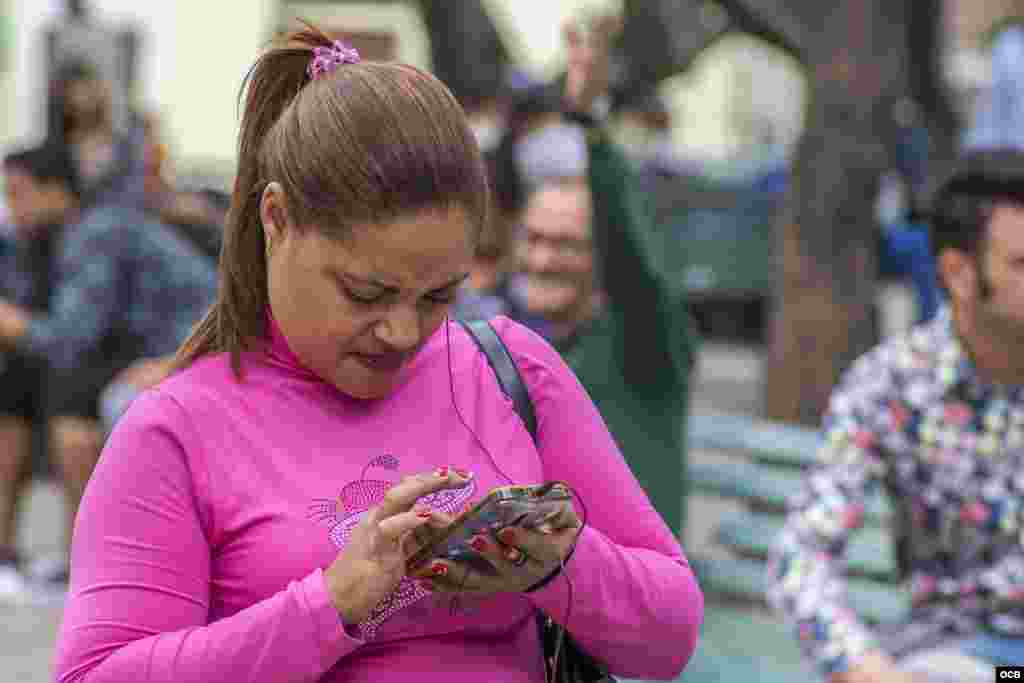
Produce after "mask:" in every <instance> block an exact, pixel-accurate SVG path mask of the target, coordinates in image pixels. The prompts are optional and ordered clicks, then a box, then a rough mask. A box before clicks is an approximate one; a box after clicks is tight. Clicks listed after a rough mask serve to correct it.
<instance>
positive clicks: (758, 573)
mask: <svg viewBox="0 0 1024 683" xmlns="http://www.w3.org/2000/svg"><path fill="white" fill-rule="evenodd" d="M689 560H690V566H691V567H692V568H693V570H694V572H695V573H696V575H697V577H698V579H699V581H700V585H701V588H702V589H703V590H704V591H705V592H708V593H718V594H720V595H726V596H730V597H732V598H736V599H739V600H744V601H749V602H755V603H759V604H762V605H764V604H766V600H765V564H764V563H763V562H758V561H756V560H748V559H745V558H730V559H718V558H707V557H694V556H689ZM847 585H848V587H849V598H850V606H851V607H852V608H853V610H854V611H855V612H856V613H857V614H859V615H860V616H861V617H862V618H863V619H864V620H866V621H868V622H870V623H874V624H877V623H892V622H897V621H900V620H902V619H903V618H905V616H906V614H907V611H908V607H909V604H910V601H909V599H908V596H907V594H906V591H904V590H903V589H901V588H897V587H894V586H890V585H886V584H880V583H877V582H875V581H869V580H867V579H858V578H850V579H849V580H848V583H847Z"/></svg>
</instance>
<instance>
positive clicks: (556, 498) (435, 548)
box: [408, 483, 572, 575]
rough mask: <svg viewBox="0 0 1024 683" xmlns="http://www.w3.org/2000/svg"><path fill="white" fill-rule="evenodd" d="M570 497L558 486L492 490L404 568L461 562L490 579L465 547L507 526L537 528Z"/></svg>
mask: <svg viewBox="0 0 1024 683" xmlns="http://www.w3.org/2000/svg"><path fill="white" fill-rule="evenodd" d="M571 497H572V496H571V494H570V493H569V489H568V488H566V487H565V485H563V484H559V483H552V484H542V485H538V486H506V487H502V488H499V489H495V490H494V491H492V492H491V493H489V494H488V495H487V497H486V498H484V500H482V501H481V502H480V503H478V504H477V505H476V506H474V507H473V509H471V510H469V511H467V512H466V513H465V514H463V515H461V516H460V517H459V518H458V519H456V520H455V521H454V522H452V524H451V526H450V527H448V528H447V529H443V530H439V531H438V532H437V534H436V535H435V537H434V538H433V539H430V540H429V541H427V542H426V543H425V544H424V545H423V546H422V547H421V548H420V550H419V551H417V552H416V553H415V554H413V555H412V556H411V557H410V558H409V562H408V566H409V568H410V569H415V568H418V567H420V566H421V565H423V564H424V563H426V562H427V561H429V560H431V559H435V558H436V559H444V560H452V561H454V562H462V563H464V564H466V565H468V566H469V567H471V568H472V569H474V570H475V571H478V572H480V573H482V574H487V575H494V574H495V573H496V572H495V569H494V567H493V566H492V565H491V563H490V562H488V561H487V560H486V559H484V558H483V557H481V556H480V554H479V553H478V552H477V551H476V550H474V549H473V548H472V547H471V546H470V545H469V544H470V541H471V540H472V539H473V537H474V536H477V535H483V536H488V537H490V538H492V539H493V538H495V537H496V535H497V533H498V532H499V531H501V530H502V529H504V528H505V527H507V526H518V527H522V528H524V529H531V528H535V527H538V526H540V525H541V524H543V523H544V522H546V521H548V520H550V519H551V518H552V517H554V516H555V515H557V514H558V513H559V511H560V510H561V509H562V503H563V502H564V501H566V500H569V499H570V498H571Z"/></svg>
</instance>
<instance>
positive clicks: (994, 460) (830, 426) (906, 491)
mask: <svg viewBox="0 0 1024 683" xmlns="http://www.w3.org/2000/svg"><path fill="white" fill-rule="evenodd" d="M1022 459H1024V386H1004V385H997V384H992V383H989V382H986V381H984V380H983V379H982V378H981V377H979V375H978V374H977V373H976V370H975V368H974V365H973V363H972V362H971V360H970V358H969V356H968V355H967V353H966V352H965V351H964V349H963V347H962V346H961V343H960V341H959V340H958V338H957V336H956V334H955V332H954V329H953V323H952V319H951V315H950V312H949V309H948V308H943V309H942V310H941V311H940V312H939V314H938V315H937V316H936V317H935V319H933V320H932V321H931V322H929V323H927V324H925V325H922V326H919V327H916V328H914V329H913V330H912V331H911V332H910V334H908V335H907V336H905V337H899V338H895V339H892V340H889V341H886V342H885V343H883V344H881V345H880V346H878V347H876V348H875V349H874V350H872V351H870V352H869V353H867V354H865V355H864V356H863V357H861V358H860V359H859V360H858V361H857V362H856V363H855V364H854V365H853V367H852V368H851V369H850V370H849V371H848V372H847V373H846V375H845V376H844V377H843V379H842V381H841V382H840V384H839V386H838V387H837V389H836V390H835V391H834V393H833V395H832V398H831V402H830V406H829V410H828V412H827V414H826V416H825V420H824V443H823V445H822V448H821V450H820V452H819V462H818V463H817V464H816V466H815V467H813V468H812V469H811V470H810V471H808V472H807V474H806V476H805V478H804V482H803V486H802V490H801V492H800V493H799V494H798V495H796V496H794V498H793V499H792V500H790V502H789V515H788V517H787V520H786V524H785V526H784V529H783V531H782V533H781V534H780V537H779V538H778V539H777V542H776V543H775V545H774V547H773V551H772V555H771V558H770V562H769V568H768V593H769V600H770V601H771V603H772V604H773V605H774V606H775V607H776V608H778V609H780V610H781V611H782V612H783V613H784V615H785V617H786V618H787V620H788V621H789V622H790V623H792V624H793V625H794V626H795V629H796V634H797V638H798V639H799V641H800V643H801V647H802V649H803V651H804V653H805V655H806V656H807V657H808V658H809V659H810V660H812V661H813V662H814V663H815V664H816V665H817V667H818V668H819V669H820V670H822V671H824V672H826V673H830V672H835V671H843V670H846V669H847V668H849V667H850V665H851V664H852V663H853V662H854V661H855V660H856V659H857V658H858V657H860V656H861V655H862V654H864V653H865V652H867V651H868V650H869V649H871V648H872V647H874V645H875V640H874V638H873V635H872V633H871V631H870V630H869V628H868V627H867V626H866V625H865V624H863V623H862V622H861V621H860V620H859V619H858V617H857V616H856V615H855V614H854V613H853V611H852V610H851V609H850V607H849V604H848V602H847V600H846V596H845V590H844V587H845V584H844V580H843V574H842V567H843V553H844V550H845V548H846V545H847V541H848V538H849V536H850V534H851V532H852V531H854V530H855V529H857V528H859V527H860V526H862V524H863V519H864V502H865V499H866V497H867V495H868V494H869V493H871V492H872V491H873V489H876V488H878V487H879V486H884V487H885V489H886V491H887V492H888V493H889V497H890V499H891V500H892V501H893V502H894V503H896V504H894V505H893V506H892V509H893V510H894V511H898V512H897V514H898V515H899V518H900V519H902V520H905V522H906V524H905V528H907V529H908V530H909V533H908V534H907V539H908V542H907V545H906V546H905V548H906V550H905V552H904V553H903V557H904V558H905V559H906V567H907V570H908V573H909V576H908V579H909V581H910V591H911V596H912V603H913V609H912V612H911V618H912V619H913V618H914V617H915V615H920V614H925V613H927V614H928V615H929V618H932V619H934V618H936V615H938V617H939V618H944V619H947V620H948V621H949V622H950V624H951V625H953V626H955V627H956V628H958V629H960V630H965V629H977V628H980V627H983V626H988V627H989V628H992V629H993V630H995V631H997V632H1000V633H1002V634H1007V635H1013V636H1024V548H1022V540H1024V538H1022V535H1021V517H1022V492H1024V467H1022Z"/></svg>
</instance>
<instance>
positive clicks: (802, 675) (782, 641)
mask: <svg viewBox="0 0 1024 683" xmlns="http://www.w3.org/2000/svg"><path fill="white" fill-rule="evenodd" d="M811 680H813V681H815V683H818V682H819V681H820V679H819V678H817V677H814V678H813V679H811ZM676 681H677V682H678V683H707V682H708V681H721V682H722V683H725V682H727V681H758V683H792V681H804V682H805V683H810V681H809V680H808V672H807V669H806V668H805V667H804V666H803V665H802V663H801V661H800V649H799V647H798V645H797V641H796V640H795V639H794V638H793V634H792V632H791V630H790V629H789V628H788V627H787V626H786V625H785V624H784V623H783V622H782V620H781V619H778V618H777V617H774V616H773V615H765V614H760V613H758V611H755V610H751V609H750V608H749V607H747V606H738V605H729V604H727V603H723V602H713V601H708V602H706V603H705V606H704V623H703V625H702V626H701V630H700V640H699V641H698V643H697V651H696V652H695V653H694V655H693V658H692V659H691V660H690V662H689V664H687V665H686V670H685V671H684V672H683V674H682V675H681V676H680V677H679V678H677V679H676ZM623 683H628V682H627V681H623Z"/></svg>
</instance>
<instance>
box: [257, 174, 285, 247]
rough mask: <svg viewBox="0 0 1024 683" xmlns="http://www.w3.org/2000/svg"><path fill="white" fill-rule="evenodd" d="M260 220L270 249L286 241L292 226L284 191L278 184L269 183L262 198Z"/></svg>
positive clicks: (264, 237)
mask: <svg viewBox="0 0 1024 683" xmlns="http://www.w3.org/2000/svg"><path fill="white" fill-rule="evenodd" d="M260 220H261V222H262V223H263V239H264V241H265V243H266V245H267V248H268V249H269V248H270V247H271V246H272V245H276V244H279V243H280V242H281V240H283V239H284V237H285V235H286V234H287V232H288V230H289V228H290V227H291V225H290V224H289V223H288V210H287V207H286V206H285V198H284V189H283V188H282V187H281V184H280V183H278V182H276V181H275V182H272V183H268V184H267V187H266V188H265V189H264V190H263V196H262V197H261V198H260Z"/></svg>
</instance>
